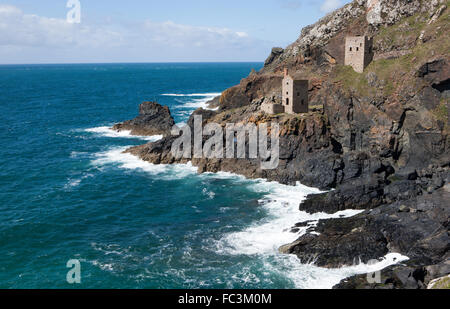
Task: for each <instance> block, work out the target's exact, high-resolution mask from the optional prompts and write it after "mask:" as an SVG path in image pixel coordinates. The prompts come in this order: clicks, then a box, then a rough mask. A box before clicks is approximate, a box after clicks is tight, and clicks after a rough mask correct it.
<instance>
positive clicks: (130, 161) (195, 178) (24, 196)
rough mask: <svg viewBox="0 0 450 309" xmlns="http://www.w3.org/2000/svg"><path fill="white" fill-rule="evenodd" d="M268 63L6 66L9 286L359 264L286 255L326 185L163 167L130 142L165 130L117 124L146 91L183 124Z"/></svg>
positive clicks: (255, 284)
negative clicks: (119, 128)
mask: <svg viewBox="0 0 450 309" xmlns="http://www.w3.org/2000/svg"><path fill="white" fill-rule="evenodd" d="M261 66H262V64H261V63H205V64H181V63H180V64H85V65H81V64H80V65H10V66H0V132H1V134H0V140H1V143H0V145H1V147H0V288H277V289H278V288H313V287H331V286H332V285H333V284H335V283H337V282H338V281H339V280H340V279H342V278H344V277H345V276H348V275H351V274H354V273H357V272H361V271H362V268H361V267H359V268H358V266H354V267H347V268H342V269H336V270H324V269H321V268H317V267H315V266H313V265H311V264H309V263H306V262H312V261H304V262H305V264H301V263H300V262H299V261H298V259H297V258H296V257H295V256H287V255H281V254H279V253H278V247H279V246H281V245H283V244H286V243H289V242H291V241H294V240H295V239H296V238H297V237H298V234H294V233H291V232H290V227H292V226H293V225H294V224H295V223H297V222H299V221H302V220H311V219H318V218H323V217H326V215H324V214H315V215H307V214H305V213H301V212H299V211H298V205H299V202H300V201H301V200H302V199H304V197H305V196H306V195H307V194H309V193H313V192H318V190H316V189H313V188H307V187H304V186H302V185H300V184H299V185H297V186H295V187H294V186H292V187H289V186H283V185H280V184H276V183H268V182H266V181H264V180H246V179H245V178H243V177H239V176H237V175H231V174H226V173H218V174H203V175H198V174H197V173H196V169H195V168H192V167H191V166H190V165H174V166H155V165H152V164H149V163H146V162H143V161H141V160H139V159H137V158H136V157H133V156H131V155H129V154H123V153H122V151H123V150H124V149H126V148H127V147H129V146H133V145H139V144H143V143H146V142H149V141H152V140H156V139H157V138H158V137H132V136H130V135H129V134H127V132H122V133H117V132H114V131H112V130H110V129H109V127H111V126H112V125H113V124H114V123H117V122H121V121H124V120H128V119H131V118H134V117H135V116H136V115H137V114H138V105H139V104H140V103H141V102H143V101H146V100H157V101H158V102H159V103H161V104H164V105H168V106H169V107H170V108H171V111H172V114H173V116H174V118H175V120H176V122H177V123H183V122H186V120H187V118H188V117H189V114H190V113H191V112H192V111H193V110H194V109H196V108H198V107H201V106H205V102H206V101H207V100H209V99H211V98H213V97H214V96H216V95H218V94H220V93H221V92H222V91H223V90H225V89H226V88H228V87H230V86H233V85H235V84H237V83H239V81H240V79H241V78H244V77H246V76H247V75H248V74H249V73H250V71H251V69H252V68H254V69H255V70H258V69H260V68H261ZM351 214H352V213H348V214H347V215H351ZM353 214H354V213H353ZM336 216H338V215H336ZM71 259H77V260H79V261H80V265H81V283H80V284H75V285H71V284H69V283H68V282H67V281H66V274H67V272H68V271H69V270H70V269H69V268H67V267H66V264H67V262H68V261H69V260H71Z"/></svg>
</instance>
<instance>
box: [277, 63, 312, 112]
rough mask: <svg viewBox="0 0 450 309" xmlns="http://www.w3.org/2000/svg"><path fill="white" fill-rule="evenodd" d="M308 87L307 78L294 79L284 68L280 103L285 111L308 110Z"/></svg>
mask: <svg viewBox="0 0 450 309" xmlns="http://www.w3.org/2000/svg"><path fill="white" fill-rule="evenodd" d="M308 88H309V82H308V80H305V79H296V78H295V77H292V76H291V75H289V73H288V70H287V69H285V70H284V79H283V87H282V104H283V106H284V112H285V113H288V114H299V113H307V112H309V101H308Z"/></svg>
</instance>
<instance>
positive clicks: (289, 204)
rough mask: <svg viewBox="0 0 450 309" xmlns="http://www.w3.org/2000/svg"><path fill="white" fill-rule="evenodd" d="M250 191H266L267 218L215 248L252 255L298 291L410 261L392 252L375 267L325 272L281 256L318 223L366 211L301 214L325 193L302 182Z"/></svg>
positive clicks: (259, 185)
mask: <svg viewBox="0 0 450 309" xmlns="http://www.w3.org/2000/svg"><path fill="white" fill-rule="evenodd" d="M221 176H222V177H232V174H228V173H222V175H221ZM250 188H251V189H253V190H255V191H256V192H266V194H265V197H264V198H263V199H261V200H260V203H261V205H262V207H263V208H264V209H265V210H266V211H267V216H266V218H265V219H263V220H261V221H259V222H255V223H254V224H252V225H251V226H249V227H248V228H246V229H244V230H242V231H239V232H233V233H229V234H226V235H224V236H223V237H222V238H221V239H220V240H219V241H216V242H215V244H214V246H213V250H214V251H215V252H217V253H219V254H224V255H251V256H255V258H258V259H262V260H263V261H264V265H265V268H266V269H267V270H269V271H271V272H274V273H279V274H280V275H282V276H287V277H288V278H289V279H290V280H292V282H293V283H294V285H295V287H296V288H332V287H333V286H334V285H336V284H338V283H339V282H340V281H341V280H343V279H345V278H347V277H350V276H352V275H356V274H364V273H368V272H373V271H378V270H381V269H384V268H385V267H387V266H390V265H392V264H396V263H399V262H402V261H405V260H407V259H408V258H407V257H405V256H402V255H400V254H395V253H391V254H388V255H387V256H386V257H385V258H383V259H382V260H380V261H379V262H378V263H376V264H374V265H367V264H358V265H353V266H345V267H342V268H338V269H325V268H321V267H317V266H315V265H314V264H313V263H312V262H309V261H308V262H307V261H303V263H302V262H301V261H300V260H299V259H298V258H297V256H295V255H286V254H281V253H280V252H279V247H280V246H282V245H284V244H289V243H292V242H293V241H295V240H296V239H298V238H299V237H300V236H301V235H303V234H305V233H306V230H307V229H308V228H309V227H314V226H315V225H316V224H317V222H318V220H321V219H332V218H349V217H352V216H355V215H357V214H360V213H362V212H363V210H344V211H340V212H337V213H335V214H326V213H315V214H308V213H306V212H302V211H299V204H300V202H301V201H303V200H305V199H306V197H307V195H309V194H316V193H320V192H321V191H320V190H318V189H315V188H310V187H307V186H304V185H301V184H300V183H297V185H296V186H286V185H282V184H279V183H276V182H268V181H264V180H257V183H255V184H254V185H252V186H251V187H250ZM307 221H308V222H309V224H308V226H307V227H300V228H299V231H298V232H296V233H292V232H291V227H294V225H295V224H296V223H299V222H307ZM355 258H358V257H355ZM304 262H307V264H305V263H304Z"/></svg>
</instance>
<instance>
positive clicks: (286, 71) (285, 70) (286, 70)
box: [284, 68, 289, 77]
mask: <svg viewBox="0 0 450 309" xmlns="http://www.w3.org/2000/svg"><path fill="white" fill-rule="evenodd" d="M288 74H289V71H288V68H284V77H287V76H288Z"/></svg>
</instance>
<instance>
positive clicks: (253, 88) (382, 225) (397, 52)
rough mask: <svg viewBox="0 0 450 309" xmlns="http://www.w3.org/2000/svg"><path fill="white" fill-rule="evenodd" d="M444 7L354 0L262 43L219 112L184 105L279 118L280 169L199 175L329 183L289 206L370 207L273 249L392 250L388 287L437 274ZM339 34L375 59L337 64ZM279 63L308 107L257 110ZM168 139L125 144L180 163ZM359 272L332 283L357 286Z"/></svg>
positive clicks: (445, 97)
mask: <svg viewBox="0 0 450 309" xmlns="http://www.w3.org/2000/svg"><path fill="white" fill-rule="evenodd" d="M449 5H450V1H448V0H440V1H438V0H432V1H418V0H368V1H365V0H355V1H353V2H352V3H350V4H348V5H346V6H344V7H343V8H341V9H339V10H337V11H335V12H333V13H331V14H329V15H327V16H326V17H324V18H323V19H321V20H320V21H318V22H317V23H316V24H314V25H312V26H308V27H306V28H305V29H303V31H302V33H301V35H300V37H299V38H298V40H297V41H295V42H294V43H293V44H291V45H289V46H288V47H287V48H286V49H284V50H283V49H279V48H275V49H273V50H272V53H271V55H270V56H269V58H268V59H267V60H266V62H265V66H264V68H263V69H262V70H261V71H260V72H258V73H252V74H251V75H250V76H249V77H247V78H245V79H243V80H242V81H241V83H240V84H239V85H237V86H235V87H232V88H230V89H228V90H226V91H225V92H224V93H223V94H222V96H221V97H220V100H219V103H218V104H219V109H218V111H205V110H201V109H200V110H197V111H196V112H195V114H202V116H203V120H204V122H205V123H207V122H216V123H221V124H223V125H225V123H227V122H232V123H248V122H254V123H257V124H258V123H263V122H274V121H276V122H278V123H279V124H280V127H281V133H280V165H279V167H278V168H277V169H275V170H269V171H266V170H261V169H260V168H259V162H258V161H257V160H235V159H214V160H208V159H196V160H193V161H192V162H193V164H194V165H195V166H198V167H199V171H200V172H205V171H211V172H216V171H219V170H222V171H229V172H234V173H239V174H243V175H245V176H247V177H252V178H260V177H262V178H267V179H270V180H276V181H279V182H282V183H288V184H292V183H294V182H296V181H300V182H302V183H303V184H306V185H311V186H315V187H320V188H335V189H336V190H334V191H331V192H329V193H326V194H322V195H319V196H313V197H311V198H310V199H308V200H307V201H306V202H305V203H303V204H302V205H300V209H301V210H304V211H309V212H317V211H324V212H330V213H332V212H336V211H338V210H343V209H348V208H353V209H355V208H357V209H375V210H374V211H366V212H364V213H363V214H361V215H359V216H356V217H354V218H351V219H345V220H343V219H336V220H327V221H323V222H322V221H321V222H320V223H319V225H318V227H317V229H318V231H319V232H320V235H314V234H306V235H304V236H302V237H300V238H299V239H298V240H297V241H296V242H294V243H293V244H291V245H289V246H284V247H283V248H284V250H285V251H286V252H287V253H293V254H297V255H298V256H299V258H301V259H303V260H304V259H310V257H311V256H315V257H318V258H317V259H316V260H317V263H318V264H319V265H322V266H326V267H337V266H340V265H343V264H351V263H352V261H353V259H354V258H355V257H360V258H361V260H362V261H363V262H367V261H368V260H370V259H374V258H379V257H381V256H383V255H384V254H386V253H387V252H400V253H402V254H405V255H408V256H409V257H411V260H410V262H409V265H408V266H397V267H394V268H391V269H390V270H389V273H388V274H387V278H386V281H389V280H390V282H395V284H394V283H392V284H389V285H387V286H388V287H393V288H398V287H400V288H402V287H403V288H404V287H415V288H417V287H423V286H425V283H426V282H425V281H429V280H431V279H434V278H437V277H439V276H445V275H446V274H448V273H449V272H450V269H449V267H448V263H447V261H448V260H449V257H450V256H449V253H448V249H449V243H450V238H449V235H448V226H449V224H448V218H449V217H450V207H448V200H449V196H448V194H449V191H450V187H449V185H448V183H449V182H450V171H449V166H450V151H449V147H450V139H449V129H450V126H449V112H448V111H449V97H450V65H449V63H450V55H449V50H450V37H449V36H450V20H449V19H450V14H449V9H448V6H449ZM347 35H368V36H370V37H373V39H374V46H373V50H374V53H375V58H374V61H373V62H372V63H371V64H370V65H369V66H368V67H367V68H366V69H365V71H364V73H362V74H358V73H356V72H354V71H353V70H352V69H351V68H350V67H346V66H344V65H343V60H344V42H345V41H344V40H345V37H346V36H347ZM285 67H287V68H289V69H290V72H295V73H296V74H299V75H301V76H303V77H304V78H305V79H309V80H310V89H309V96H310V105H311V112H310V113H309V114H303V115H275V116H269V115H265V114H263V113H261V112H260V109H259V107H260V105H261V104H262V103H263V102H265V101H272V102H277V103H278V102H279V101H280V95H281V83H280V80H281V77H282V74H281V71H282V70H283V69H284V68H285ZM215 103H216V104H217V100H216V102H215ZM189 125H191V126H192V118H191V120H190V121H189ZM173 140H174V138H173V137H166V138H164V139H163V140H161V141H158V142H156V143H152V144H148V145H143V146H139V147H135V148H132V149H130V150H129V152H131V153H133V154H136V155H138V156H140V157H141V158H143V159H144V160H148V161H150V162H153V163H158V164H159V163H176V162H185V161H186V160H184V161H183V160H176V159H174V158H173V157H172V155H171V153H170V146H171V143H172V141H173ZM446 184H447V185H446ZM402 267H403V268H402ZM408 274H410V276H408ZM411 278H413V279H411ZM360 279H361V278H353V279H352V281H351V284H348V285H343V286H342V287H360V286H366V285H364V284H363V283H361V281H360Z"/></svg>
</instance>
